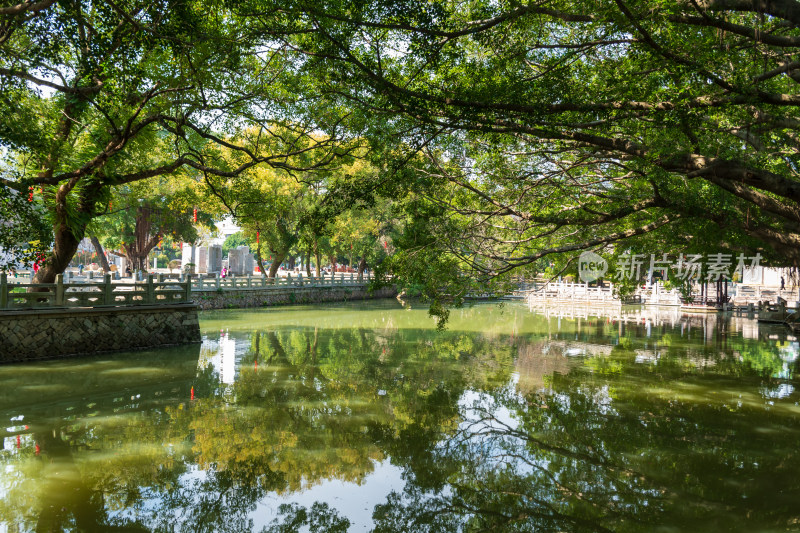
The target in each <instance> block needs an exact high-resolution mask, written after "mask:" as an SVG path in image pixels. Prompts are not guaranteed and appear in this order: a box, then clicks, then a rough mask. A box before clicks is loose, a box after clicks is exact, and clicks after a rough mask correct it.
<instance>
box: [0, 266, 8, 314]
mask: <svg viewBox="0 0 800 533" xmlns="http://www.w3.org/2000/svg"><path fill="white" fill-rule="evenodd" d="M6 307H8V275H7V274H6V273H5V272H2V273H0V309H5V308H6Z"/></svg>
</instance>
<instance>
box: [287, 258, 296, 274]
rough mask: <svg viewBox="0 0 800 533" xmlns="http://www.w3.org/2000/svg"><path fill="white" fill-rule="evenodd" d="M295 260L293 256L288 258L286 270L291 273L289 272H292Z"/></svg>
mask: <svg viewBox="0 0 800 533" xmlns="http://www.w3.org/2000/svg"><path fill="white" fill-rule="evenodd" d="M295 259H296V257H295V256H294V255H293V256H291V257H289V264H288V265H287V268H288V269H289V270H290V271H291V270H294V263H295Z"/></svg>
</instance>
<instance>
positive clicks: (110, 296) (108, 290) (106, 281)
mask: <svg viewBox="0 0 800 533" xmlns="http://www.w3.org/2000/svg"><path fill="white" fill-rule="evenodd" d="M103 303H104V304H106V305H113V304H114V286H113V285H112V284H111V274H106V275H105V276H103Z"/></svg>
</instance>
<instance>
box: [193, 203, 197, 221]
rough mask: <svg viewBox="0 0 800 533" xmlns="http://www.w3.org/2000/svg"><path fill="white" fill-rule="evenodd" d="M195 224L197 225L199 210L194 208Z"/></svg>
mask: <svg viewBox="0 0 800 533" xmlns="http://www.w3.org/2000/svg"><path fill="white" fill-rule="evenodd" d="M194 222H195V224H197V208H196V207H195V208H194Z"/></svg>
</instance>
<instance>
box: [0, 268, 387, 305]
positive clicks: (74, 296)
mask: <svg viewBox="0 0 800 533" xmlns="http://www.w3.org/2000/svg"><path fill="white" fill-rule="evenodd" d="M67 279H68V280H69V282H65V280H64V276H63V275H62V274H59V275H58V276H57V277H56V282H55V283H36V284H34V283H21V282H19V281H20V279H19V278H17V279H14V280H9V279H8V276H7V274H0V310H2V309H51V308H65V307H67V308H69V307H108V306H135V305H159V304H177V303H188V302H191V301H192V299H193V298H192V292H208V291H217V292H225V291H240V290H242V289H261V290H270V289H286V288H292V287H303V288H322V287H331V288H335V287H338V288H343V287H363V286H364V285H365V284H366V283H367V282H369V281H370V280H371V279H372V278H371V277H370V276H367V275H365V276H364V277H363V278H362V279H358V277H357V276H355V275H354V274H349V275H348V274H345V275H341V274H339V275H337V276H335V277H334V276H330V277H328V276H321V277H314V276H311V277H308V276H305V277H304V276H303V275H302V274H299V275H295V276H292V275H291V274H290V275H288V276H286V277H277V278H268V277H266V276H229V277H225V278H222V277H220V276H218V275H217V276H215V277H206V278H197V277H194V276H192V275H191V274H187V275H185V276H184V275H182V276H181V277H179V278H171V277H169V276H167V275H164V274H158V275H149V276H147V277H146V279H144V280H141V281H135V280H113V279H112V277H111V275H110V274H106V275H105V276H104V278H103V279H102V280H94V279H92V278H88V279H87V278H82V279H79V280H76V279H75V278H74V277H71V276H68V278H67Z"/></svg>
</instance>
